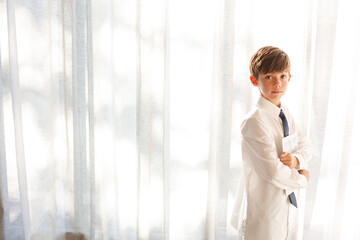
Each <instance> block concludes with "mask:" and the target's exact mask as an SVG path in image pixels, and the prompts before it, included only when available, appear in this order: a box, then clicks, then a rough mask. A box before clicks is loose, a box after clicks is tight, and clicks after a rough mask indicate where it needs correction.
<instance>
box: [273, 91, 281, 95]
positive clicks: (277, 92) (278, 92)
mask: <svg viewBox="0 0 360 240" xmlns="http://www.w3.org/2000/svg"><path fill="white" fill-rule="evenodd" d="M272 93H273V94H281V93H282V91H272Z"/></svg>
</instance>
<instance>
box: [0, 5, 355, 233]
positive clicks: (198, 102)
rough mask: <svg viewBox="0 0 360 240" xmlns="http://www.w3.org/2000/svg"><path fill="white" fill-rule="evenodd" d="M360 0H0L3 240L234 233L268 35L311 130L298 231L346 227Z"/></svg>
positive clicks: (290, 101)
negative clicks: (257, 66) (258, 56)
mask: <svg viewBox="0 0 360 240" xmlns="http://www.w3.org/2000/svg"><path fill="white" fill-rule="evenodd" d="M358 8H359V3H357V2H347V1H344V0H331V1H325V0H318V1H310V0H309V1H298V2H294V1H286V0H276V1H271V2H269V1H265V0H256V1H235V0H210V1H205V0H199V1H191V0H183V1H174V0H151V1H143V0H137V1H133V0H121V1H114V0H101V1H99V0H79V1H70V0H61V1H57V0H46V1H40V0H32V1H25V0H2V1H0V32H1V34H0V188H1V189H0V190H1V191H0V194H1V195H0V239H34V240H42V239H44V240H45V239H46V240H48V239H172V240H176V239H179V240H182V239H214V240H215V239H218V240H222V239H229V240H234V239H238V233H237V231H236V230H235V229H234V228H232V227H231V226H230V220H231V219H230V218H231V211H232V207H233V205H234V204H240V205H244V204H245V202H244V201H243V198H244V192H243V190H244V187H245V186H244V179H243V172H242V159H241V148H240V140H241V134H240V124H241V121H242V119H243V118H244V117H245V116H246V113H247V112H248V111H250V109H251V107H252V106H253V105H254V104H255V102H256V101H257V98H258V92H257V89H255V88H253V87H252V86H251V84H250V81H249V72H248V62H249V59H250V57H251V55H252V54H253V52H255V51H256V50H257V49H258V48H260V47H262V46H265V45H275V46H278V47H280V48H282V49H283V50H285V51H286V52H287V53H288V54H289V56H290V59H291V62H292V79H291V83H290V85H289V89H288V92H287V95H286V96H285V97H284V100H283V101H284V104H285V105H288V106H289V107H290V108H291V109H292V112H293V114H294V116H295V117H296V120H297V123H298V125H299V127H300V128H301V130H302V131H303V132H304V133H305V134H306V135H307V136H309V137H310V138H311V140H312V146H313V159H312V161H311V163H310V169H309V170H310V172H311V180H310V184H309V186H308V188H307V190H306V197H305V196H304V197H302V198H301V199H300V200H299V201H300V204H299V205H301V206H302V212H301V216H302V219H303V220H302V221H301V223H300V235H299V239H316V240H321V239H323V240H325V239H358V238H359V237H360V232H359V230H358V227H357V225H356V219H357V214H358V213H359V211H360V208H359V206H358V204H357V202H358V201H360V194H359V192H358V191H356V189H357V186H356V183H358V182H359V181H360V179H359V174H357V169H358V168H359V163H358V161H357V158H358V157H357V152H356V149H357V147H358V145H359V140H358V138H357V136H358V135H359V134H360V128H359V126H358V125H357V124H356V122H358V121H359V119H360V110H359V109H360V108H359V106H360V103H359V101H360V98H359V97H358V96H357V91H359V87H360V85H359V84H358V83H357V82H358V79H359V70H358V69H359V64H360V60H359V59H360V58H359V47H358V41H359V39H360V32H359V30H357V28H356V27H355V26H356V25H357V24H358V23H359V22H360V19H359V16H358V14H357V13H356V9H358ZM236 189H239V192H238V194H239V196H240V201H238V202H235V193H236ZM243 210H244V209H243ZM242 214H244V212H242Z"/></svg>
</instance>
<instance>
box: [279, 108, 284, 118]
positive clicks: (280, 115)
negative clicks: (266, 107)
mask: <svg viewBox="0 0 360 240" xmlns="http://www.w3.org/2000/svg"><path fill="white" fill-rule="evenodd" d="M279 117H280V118H281V119H284V118H286V117H285V114H284V112H283V110H282V109H281V110H280V114H279Z"/></svg>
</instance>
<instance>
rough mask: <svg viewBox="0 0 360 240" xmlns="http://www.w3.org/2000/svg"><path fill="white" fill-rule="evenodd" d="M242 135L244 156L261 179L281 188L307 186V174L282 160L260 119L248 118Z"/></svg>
mask: <svg viewBox="0 0 360 240" xmlns="http://www.w3.org/2000/svg"><path fill="white" fill-rule="evenodd" d="M242 136H243V138H242V152H243V157H244V159H246V160H250V162H251V163H252V164H251V165H252V166H253V168H254V171H255V172H256V174H257V175H258V176H259V177H260V178H261V179H263V180H265V181H268V182H270V183H271V184H273V185H275V186H276V187H278V188H281V189H296V188H303V187H306V185H307V179H306V177H305V176H303V175H301V174H299V172H298V170H296V169H290V168H288V167H287V166H285V165H284V164H282V163H281V162H280V159H279V158H278V156H277V151H276V146H275V142H274V139H273V138H272V136H270V135H269V130H268V128H267V127H266V126H265V124H264V123H262V122H261V121H260V120H259V119H255V118H253V119H248V120H247V122H246V124H245V125H244V126H243V128H242Z"/></svg>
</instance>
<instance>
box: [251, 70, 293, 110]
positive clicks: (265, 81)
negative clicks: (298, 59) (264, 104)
mask: <svg viewBox="0 0 360 240" xmlns="http://www.w3.org/2000/svg"><path fill="white" fill-rule="evenodd" d="M290 78H291V74H290V73H289V71H283V72H273V73H260V74H259V76H258V78H257V79H256V78H255V77H254V76H253V75H251V76H250V80H251V82H252V84H253V85H254V86H256V87H258V88H259V91H260V94H261V96H262V97H263V98H265V99H267V100H268V101H270V102H272V103H273V104H274V105H276V106H278V107H280V103H281V102H280V99H281V98H282V97H283V96H284V94H285V92H286V89H287V85H288V83H289V81H290Z"/></svg>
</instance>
